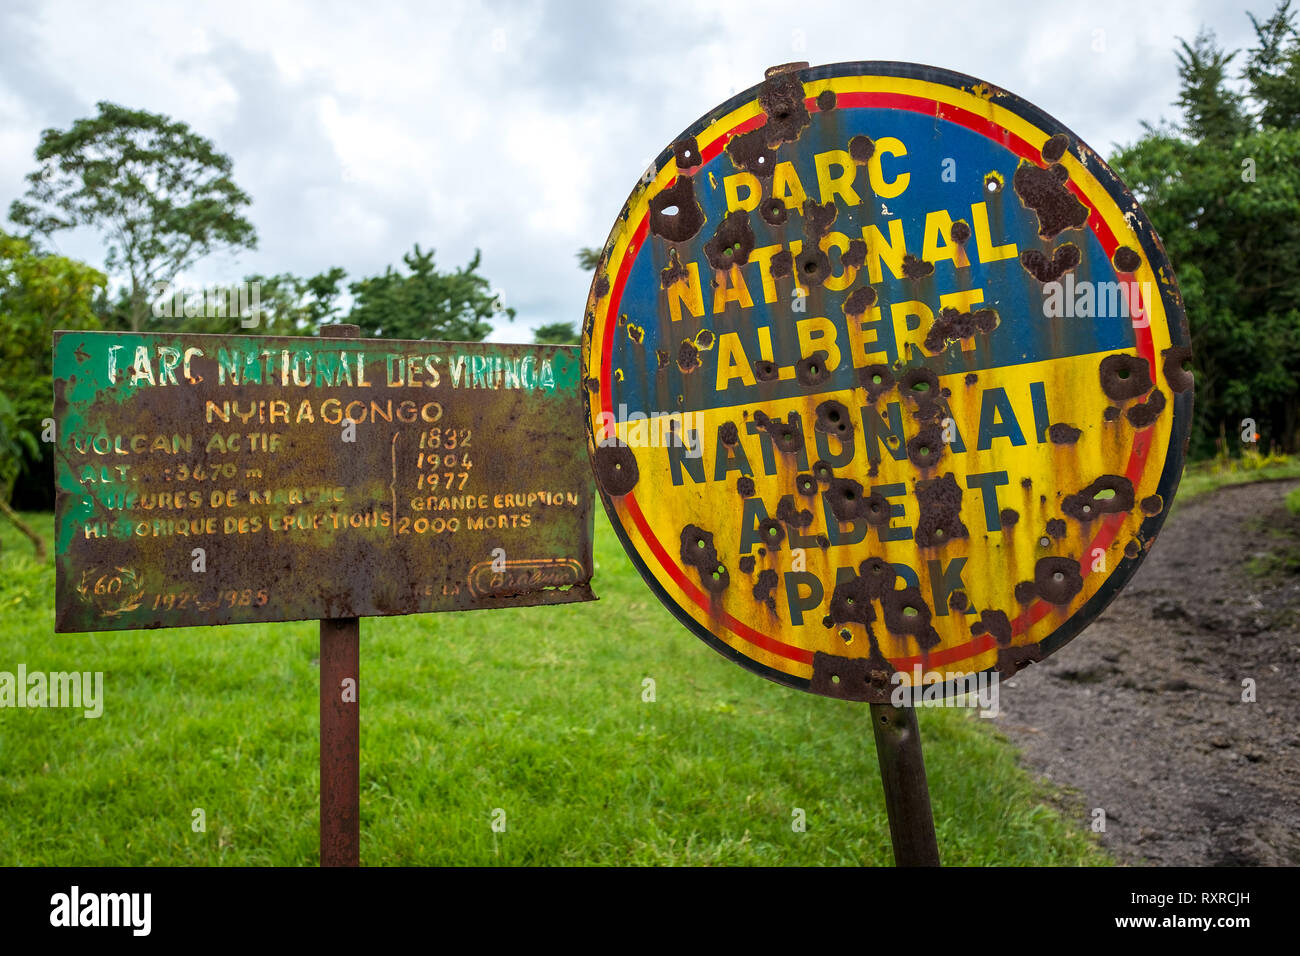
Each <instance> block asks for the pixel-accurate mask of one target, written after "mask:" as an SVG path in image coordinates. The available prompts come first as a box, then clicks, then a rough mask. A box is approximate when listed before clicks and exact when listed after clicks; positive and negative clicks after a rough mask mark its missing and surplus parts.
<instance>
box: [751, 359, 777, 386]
mask: <svg viewBox="0 0 1300 956" xmlns="http://www.w3.org/2000/svg"><path fill="white" fill-rule="evenodd" d="M780 374H781V370H780V369H778V368H777V367H776V363H775V362H771V361H768V360H767V359H759V360H758V361H757V362H755V363H754V378H756V379H758V381H760V382H774V381H776V380H777V378H778V377H779V376H780Z"/></svg>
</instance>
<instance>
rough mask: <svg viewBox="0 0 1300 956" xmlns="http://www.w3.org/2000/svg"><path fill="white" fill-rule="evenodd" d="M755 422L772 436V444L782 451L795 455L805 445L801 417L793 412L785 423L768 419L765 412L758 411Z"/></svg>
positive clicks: (775, 419) (755, 414)
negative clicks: (800, 423) (800, 424)
mask: <svg viewBox="0 0 1300 956" xmlns="http://www.w3.org/2000/svg"><path fill="white" fill-rule="evenodd" d="M754 421H755V423H756V424H757V425H758V427H759V428H761V429H763V430H764V431H765V432H767V433H768V435H770V436H771V438H772V444H773V445H775V446H776V447H777V449H778V450H780V451H783V452H785V453H787V454H793V453H794V452H797V451H798V450H799V446H800V445H801V444H802V443H803V435H802V429H801V428H800V427H799V416H798V415H797V414H796V413H795V412H791V413H790V414H789V416H788V417H787V419H786V420H785V421H781V420H780V419H779V418H768V417H767V415H766V414H765V413H764V412H761V411H756V412H754Z"/></svg>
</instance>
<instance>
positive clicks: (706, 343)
mask: <svg viewBox="0 0 1300 956" xmlns="http://www.w3.org/2000/svg"><path fill="white" fill-rule="evenodd" d="M713 342H714V335H713V331H712V330H711V329H700V331H698V332H696V333H695V347H696V348H697V349H699V350H700V351H701V352H707V351H708V350H709V349H711V348H713Z"/></svg>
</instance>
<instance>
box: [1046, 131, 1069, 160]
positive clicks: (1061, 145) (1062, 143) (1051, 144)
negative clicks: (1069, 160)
mask: <svg viewBox="0 0 1300 956" xmlns="http://www.w3.org/2000/svg"><path fill="white" fill-rule="evenodd" d="M1069 148H1070V137H1068V136H1066V135H1065V134H1064V133H1057V134H1056V135H1055V136H1053V137H1052V138H1051V139H1049V140H1048V141H1047V142H1046V143H1044V144H1043V149H1042V155H1043V159H1044V160H1046V161H1047V162H1049V163H1057V162H1060V161H1061V157H1062V156H1064V155H1065V151H1066V150H1067V149H1069Z"/></svg>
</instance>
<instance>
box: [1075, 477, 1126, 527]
mask: <svg viewBox="0 0 1300 956" xmlns="http://www.w3.org/2000/svg"><path fill="white" fill-rule="evenodd" d="M1132 507H1133V482H1131V481H1129V480H1128V479H1127V478H1125V477H1124V476H1123V475H1102V476H1101V477H1100V478H1098V479H1097V480H1096V481H1094V482H1093V483H1092V484H1090V485H1089V486H1088V487H1087V488H1084V489H1083V490H1082V491H1080V492H1078V493H1077V494H1073V495H1066V496H1065V500H1064V501H1062V502H1061V510H1062V511H1064V512H1065V513H1066V514H1067V515H1069V516H1070V517H1071V518H1074V519H1075V520H1077V521H1092V520H1093V519H1095V518H1097V517H1098V516H1099V515H1103V514H1115V513H1118V512H1121V511H1128V510H1129V509H1130V508H1132Z"/></svg>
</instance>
